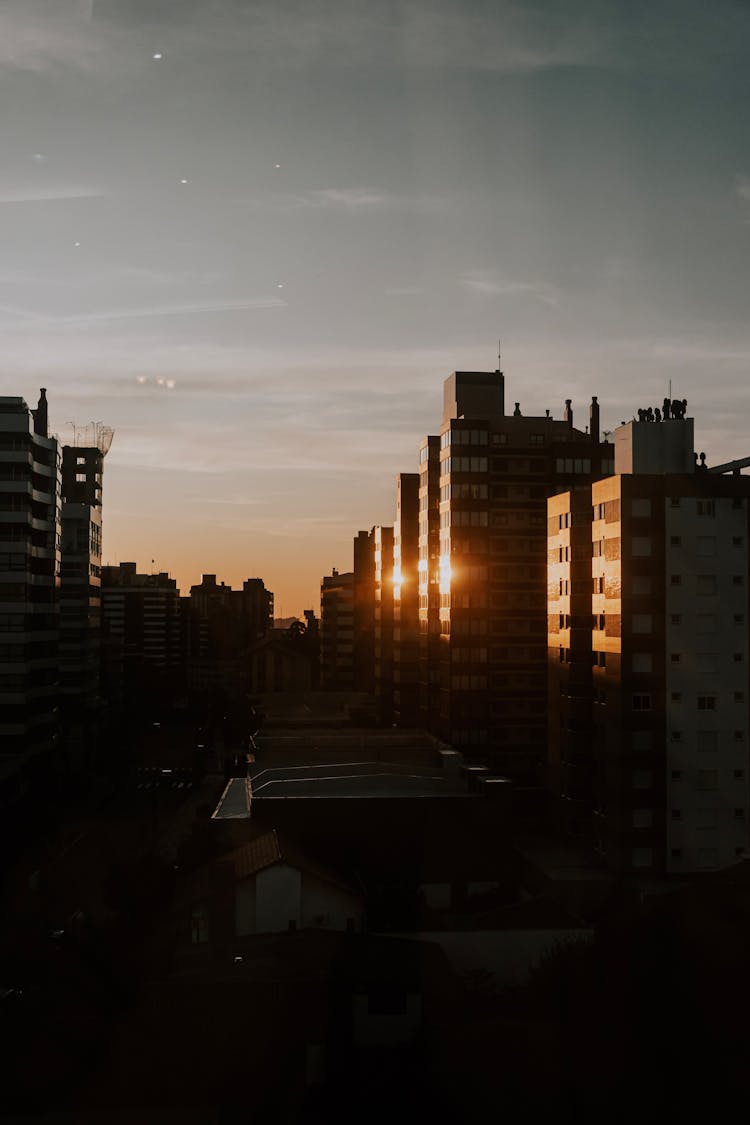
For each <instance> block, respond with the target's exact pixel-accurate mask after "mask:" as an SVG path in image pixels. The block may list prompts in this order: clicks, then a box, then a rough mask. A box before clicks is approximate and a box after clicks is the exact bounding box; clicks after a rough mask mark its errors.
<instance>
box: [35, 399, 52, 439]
mask: <svg viewBox="0 0 750 1125" xmlns="http://www.w3.org/2000/svg"><path fill="white" fill-rule="evenodd" d="M31 413H32V414H33V415H34V433H35V434H39V436H40V437H48V436H49V435H48V433H47V388H46V387H40V389H39V402H38V404H37V408H36V410H32V412H31Z"/></svg>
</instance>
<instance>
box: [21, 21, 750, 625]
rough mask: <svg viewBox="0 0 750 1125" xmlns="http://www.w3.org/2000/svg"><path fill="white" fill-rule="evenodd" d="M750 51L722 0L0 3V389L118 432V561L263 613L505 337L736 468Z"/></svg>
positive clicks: (560, 393) (344, 536) (108, 482)
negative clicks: (254, 586) (216, 588)
mask: <svg viewBox="0 0 750 1125" xmlns="http://www.w3.org/2000/svg"><path fill="white" fill-rule="evenodd" d="M749 58H750V6H749V5H748V4H747V3H745V2H744V0H743V2H731V0H712V3H710V4H708V3H705V0H620V2H616V0H569V2H567V3H565V4H561V3H560V2H559V0H539V2H536V0H528V2H521V0H518V2H516V3H509V2H506V0H380V2H378V3H373V2H372V0H259V2H256V3H252V2H245V0H0V137H1V138H2V152H3V160H2V164H1V165H0V244H1V246H2V253H1V254H0V332H1V333H2V367H1V370H2V375H1V376H0V393H3V394H20V395H23V396H24V397H25V398H26V400H27V401H28V402H29V403H30V404H34V403H35V402H36V397H37V394H38V388H39V387H40V386H46V387H47V388H48V398H49V402H50V418H51V423H52V425H53V426H54V428H55V429H56V430H57V432H59V434H60V436H61V438H62V439H63V440H70V439H71V437H72V433H73V431H72V429H71V426H70V423H71V421H75V422H77V423H79V424H81V423H86V422H88V421H90V420H93V421H102V422H104V423H105V424H107V425H109V426H112V427H113V428H114V430H115V437H114V441H113V445H112V449H111V452H110V453H109V455H108V457H107V460H106V465H105V477H104V509H103V515H104V556H105V561H106V562H110V563H117V562H121V561H126V560H134V561H136V562H137V563H138V564H139V567H140V568H141V569H145V570H151V569H157V570H166V571H169V572H170V573H171V574H172V575H173V576H174V577H175V578H176V579H177V581H178V584H179V586H180V588H181V589H182V590H183V592H187V591H188V589H189V586H190V584H191V583H193V582H197V581H200V575H201V574H202V573H216V574H217V576H218V577H219V579H223V580H225V581H227V582H231V583H232V584H234V585H237V584H239V583H241V582H242V580H243V579H244V578H246V577H254V576H260V577H262V578H263V579H264V580H265V582H266V585H267V586H268V587H269V588H270V589H272V590H273V591H274V593H275V598H276V613H277V615H278V616H281V615H291V614H299V613H301V612H302V610H303V609H304V608H306V607H317V606H318V603H319V582H320V577H321V575H322V574H324V573H329V572H330V570H331V568H332V567H334V566H336V567H337V568H338V569H339V570H347V569H350V568H351V564H352V547H351V540H352V537H353V536H354V535H355V534H356V532H357V530H358V529H359V528H369V527H371V526H372V525H374V524H379V523H380V524H390V523H392V522H393V518H394V511H395V476H396V474H397V473H398V472H415V471H416V470H417V460H418V457H417V453H418V443H419V439H420V438H421V437H422V436H423V435H424V434H426V433H435V432H437V431H438V428H439V424H440V417H441V410H442V383H443V380H444V379H445V378H446V377H447V376H448V375H449V374H450V373H451V371H453V370H492V369H494V367H495V366H496V362H497V348H498V340H501V341H502V366H503V369H504V371H505V375H506V402H509V403H512V402H514V401H516V400H519V401H520V402H521V408H522V410H523V411H524V413H527V414H534V413H537V414H543V413H544V411H545V409H547V408H549V409H551V410H552V413H553V414H554V415H555V416H557V417H559V416H561V412H562V408H563V403H564V400H565V399H566V398H572V399H573V402H574V409H575V408H576V407H577V408H578V417H579V418H584V417H587V416H588V410H587V406H588V402H589V401H590V397H591V395H592V394H598V396H599V400H600V403H601V408H602V424H603V426H604V428H605V429H606V428H614V426H615V425H617V424H618V423H619V422H620V421H621V420H624V419H627V418H630V417H632V416H633V414H634V411H635V410H636V409H637V408H638V407H639V406H645V405H650V404H659V403H660V402H661V400H662V398H663V397H664V395H665V394H666V393H667V389H668V383H669V380H670V379H671V380H672V386H673V393H674V395H675V397H681V398H687V399H688V403H689V411H688V412H689V414H691V415H694V416H695V418H696V441H697V443H698V446H699V448H700V449H704V450H705V451H706V453H707V455H708V461H709V463H711V462H712V461H714V462H716V461H725V460H728V459H729V458H731V457H738V456H744V455H747V454H748V453H749V452H750V449H749V448H748V447H749V446H750V442H748V438H747V428H748V426H747V423H748V417H750V380H748V372H749V371H750V318H749V317H748V294H749V293H750V286H749V285H748V267H749V266H750V115H749V114H748V112H747V107H748V105H750V67H749V66H748V59H749ZM152 560H153V562H152Z"/></svg>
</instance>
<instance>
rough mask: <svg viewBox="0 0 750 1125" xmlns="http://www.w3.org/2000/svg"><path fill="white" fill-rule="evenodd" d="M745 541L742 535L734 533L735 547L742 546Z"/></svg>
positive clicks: (733, 544) (733, 543) (733, 541)
mask: <svg viewBox="0 0 750 1125" xmlns="http://www.w3.org/2000/svg"><path fill="white" fill-rule="evenodd" d="M744 542H745V540H744V539H743V538H742V536H741V535H733V536H732V546H733V547H741V546H742V545H743V544H744Z"/></svg>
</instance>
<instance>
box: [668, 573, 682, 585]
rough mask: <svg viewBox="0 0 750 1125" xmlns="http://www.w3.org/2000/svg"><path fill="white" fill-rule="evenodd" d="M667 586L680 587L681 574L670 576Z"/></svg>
mask: <svg viewBox="0 0 750 1125" xmlns="http://www.w3.org/2000/svg"><path fill="white" fill-rule="evenodd" d="M669 585H670V586H681V585H682V575H681V574H670V576H669Z"/></svg>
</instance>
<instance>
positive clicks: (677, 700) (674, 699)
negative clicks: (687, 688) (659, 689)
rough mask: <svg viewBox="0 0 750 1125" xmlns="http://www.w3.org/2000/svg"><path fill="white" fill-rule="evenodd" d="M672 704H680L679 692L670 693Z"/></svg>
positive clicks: (680, 696)
mask: <svg viewBox="0 0 750 1125" xmlns="http://www.w3.org/2000/svg"><path fill="white" fill-rule="evenodd" d="M672 702H673V703H682V692H681V691H673V692H672Z"/></svg>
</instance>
